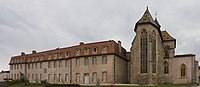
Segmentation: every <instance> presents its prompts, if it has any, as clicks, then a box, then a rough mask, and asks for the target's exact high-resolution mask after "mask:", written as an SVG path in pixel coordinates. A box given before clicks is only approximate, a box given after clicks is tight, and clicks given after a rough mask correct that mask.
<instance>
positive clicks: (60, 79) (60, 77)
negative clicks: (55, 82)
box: [59, 74, 62, 82]
mask: <svg viewBox="0 0 200 87" xmlns="http://www.w3.org/2000/svg"><path fill="white" fill-rule="evenodd" d="M61 81H62V75H61V74H59V82H61Z"/></svg>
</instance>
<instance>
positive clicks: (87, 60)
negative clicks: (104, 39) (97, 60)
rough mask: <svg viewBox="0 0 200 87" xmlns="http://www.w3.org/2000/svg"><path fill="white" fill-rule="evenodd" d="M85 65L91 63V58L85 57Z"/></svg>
mask: <svg viewBox="0 0 200 87" xmlns="http://www.w3.org/2000/svg"><path fill="white" fill-rule="evenodd" d="M84 65H89V58H88V57H85V61H84Z"/></svg>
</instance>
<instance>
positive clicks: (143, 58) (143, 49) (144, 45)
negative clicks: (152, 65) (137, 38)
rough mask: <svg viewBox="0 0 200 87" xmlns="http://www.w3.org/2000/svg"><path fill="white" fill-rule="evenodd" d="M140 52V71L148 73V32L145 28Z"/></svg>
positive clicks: (142, 33)
mask: <svg viewBox="0 0 200 87" xmlns="http://www.w3.org/2000/svg"><path fill="white" fill-rule="evenodd" d="M140 52H141V54H140V56H141V59H140V72H141V73H147V32H146V30H145V29H143V30H142V32H141V46H140Z"/></svg>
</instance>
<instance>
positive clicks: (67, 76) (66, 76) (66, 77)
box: [65, 74, 69, 82]
mask: <svg viewBox="0 0 200 87" xmlns="http://www.w3.org/2000/svg"><path fill="white" fill-rule="evenodd" d="M68 79H69V75H68V74H65V81H66V82H68V81H69V80H68Z"/></svg>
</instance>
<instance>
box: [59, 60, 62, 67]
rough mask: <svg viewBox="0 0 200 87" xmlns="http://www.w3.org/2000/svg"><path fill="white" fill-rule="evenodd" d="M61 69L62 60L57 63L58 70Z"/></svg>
mask: <svg viewBox="0 0 200 87" xmlns="http://www.w3.org/2000/svg"><path fill="white" fill-rule="evenodd" d="M61 67H62V60H60V61H59V68H61Z"/></svg>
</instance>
